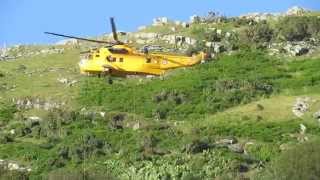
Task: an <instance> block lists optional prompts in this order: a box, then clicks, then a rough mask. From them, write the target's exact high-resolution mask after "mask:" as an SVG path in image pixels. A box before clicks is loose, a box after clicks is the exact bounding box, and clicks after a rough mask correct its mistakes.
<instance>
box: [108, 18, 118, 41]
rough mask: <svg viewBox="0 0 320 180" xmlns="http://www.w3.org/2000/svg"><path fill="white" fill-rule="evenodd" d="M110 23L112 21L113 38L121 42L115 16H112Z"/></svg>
mask: <svg viewBox="0 0 320 180" xmlns="http://www.w3.org/2000/svg"><path fill="white" fill-rule="evenodd" d="M110 23H111V28H112V34H113V39H114V40H115V41H116V42H119V39H118V34H117V28H116V24H115V23H114V18H113V17H110Z"/></svg>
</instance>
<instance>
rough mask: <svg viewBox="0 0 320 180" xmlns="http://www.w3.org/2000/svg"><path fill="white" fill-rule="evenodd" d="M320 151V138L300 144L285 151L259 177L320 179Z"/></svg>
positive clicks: (298, 179) (293, 179)
mask: <svg viewBox="0 0 320 180" xmlns="http://www.w3.org/2000/svg"><path fill="white" fill-rule="evenodd" d="M319 151H320V141H319V140H317V141H313V142H306V143H303V144H300V145H298V146H296V147H294V148H292V149H289V150H288V151H286V152H283V154H282V155H281V156H280V157H279V158H278V159H277V160H275V161H274V162H273V163H272V164H270V166H269V167H268V168H267V169H266V170H265V171H264V174H262V175H261V177H258V178H257V179H277V180H278V179H279V180H282V179H283V180H286V179H291V180H301V179H319V178H320V166H319V162H320V153H319Z"/></svg>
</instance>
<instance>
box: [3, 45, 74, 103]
mask: <svg viewBox="0 0 320 180" xmlns="http://www.w3.org/2000/svg"><path fill="white" fill-rule="evenodd" d="M78 61H79V55H78V52H77V51H67V52H66V53H64V54H53V55H47V56H35V57H31V58H25V59H18V60H15V61H7V62H1V66H0V72H2V73H4V75H5V76H4V77H2V78H1V81H0V84H1V85H3V84H5V85H6V86H8V87H13V86H16V88H14V89H13V90H10V91H5V90H3V91H0V92H1V95H0V98H8V97H9V98H13V97H15V98H19V97H27V96H33V97H40V98H49V97H51V98H53V99H57V100H58V101H60V100H66V101H70V100H71V99H72V97H74V96H75V95H76V94H77V87H76V86H75V87H67V86H66V85H64V84H61V83H60V82H58V80H57V79H58V78H69V79H76V80H78V79H79V77H80V75H79V72H78V71H79V70H78V68H77V63H78ZM21 66H25V67H26V69H25V70H24V68H21Z"/></svg>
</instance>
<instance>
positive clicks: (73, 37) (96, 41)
mask: <svg viewBox="0 0 320 180" xmlns="http://www.w3.org/2000/svg"><path fill="white" fill-rule="evenodd" d="M44 33H45V34H50V35H54V36H60V37H66V38H72V39H78V40H82V41H89V42H95V43H104V44H114V43H110V42H108V41H99V40H94V39H87V38H82V37H76V36H69V35H64V34H57V33H51V32H44Z"/></svg>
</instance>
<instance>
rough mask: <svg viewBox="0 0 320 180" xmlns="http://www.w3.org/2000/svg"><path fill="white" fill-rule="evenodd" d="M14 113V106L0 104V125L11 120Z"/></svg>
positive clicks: (15, 110)
mask: <svg viewBox="0 0 320 180" xmlns="http://www.w3.org/2000/svg"><path fill="white" fill-rule="evenodd" d="M15 112H17V109H16V107H15V105H11V104H8V103H4V102H0V123H7V122H8V121H10V120H12V119H13V118H14V113H15Z"/></svg>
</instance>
